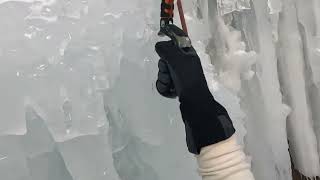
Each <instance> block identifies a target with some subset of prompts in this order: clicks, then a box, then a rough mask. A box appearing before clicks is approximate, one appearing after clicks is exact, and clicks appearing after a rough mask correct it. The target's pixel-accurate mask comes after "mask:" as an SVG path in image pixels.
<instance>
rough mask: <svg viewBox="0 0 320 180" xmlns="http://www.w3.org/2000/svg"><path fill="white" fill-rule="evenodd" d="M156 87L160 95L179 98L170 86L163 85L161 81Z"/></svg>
mask: <svg viewBox="0 0 320 180" xmlns="http://www.w3.org/2000/svg"><path fill="white" fill-rule="evenodd" d="M156 87H157V90H158V92H159V94H161V95H162V96H164V97H167V98H176V97H177V93H176V91H175V90H174V89H173V88H172V87H171V86H169V85H168V84H163V83H162V82H161V81H159V80H157V82H156Z"/></svg>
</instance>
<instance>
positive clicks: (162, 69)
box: [158, 59, 169, 73]
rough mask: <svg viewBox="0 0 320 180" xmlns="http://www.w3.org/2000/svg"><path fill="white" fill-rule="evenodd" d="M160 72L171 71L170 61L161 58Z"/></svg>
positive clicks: (159, 63)
mask: <svg viewBox="0 0 320 180" xmlns="http://www.w3.org/2000/svg"><path fill="white" fill-rule="evenodd" d="M158 68H159V72H163V73H169V68H168V63H167V62H166V61H165V60H162V59H160V60H159V62H158Z"/></svg>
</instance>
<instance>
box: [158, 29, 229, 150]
mask: <svg viewBox="0 0 320 180" xmlns="http://www.w3.org/2000/svg"><path fill="white" fill-rule="evenodd" d="M172 26H174V25H172ZM173 28H176V27H173ZM181 31H182V30H181ZM181 33H183V31H182V32H181ZM176 44H177V43H175V42H174V41H166V42H158V43H157V44H156V46H155V49H156V52H157V53H158V55H159V56H160V58H161V59H160V61H159V74H158V80H157V83H156V85H157V90H158V92H159V93H160V94H161V95H163V96H165V97H169V98H174V97H176V96H178V98H179V101H180V111H181V114H182V119H183V121H184V123H185V128H186V138H187V145H188V149H189V151H190V152H191V153H194V154H200V150H201V148H202V147H205V146H208V145H211V144H215V143H218V142H220V141H223V140H226V139H228V138H230V137H231V136H232V135H233V134H234V132H235V129H234V127H233V124H232V121H231V119H230V117H229V115H228V113H227V111H226V109H225V108H224V107H223V106H222V105H220V104H219V103H218V102H216V101H215V100H214V98H213V96H212V94H211V92H210V91H209V88H208V85H207V82H206V79H205V76H204V74H203V70H202V66H201V62H200V58H199V56H198V55H197V53H196V51H195V49H194V48H193V47H190V48H183V49H182V48H179V47H178V46H177V45H176Z"/></svg>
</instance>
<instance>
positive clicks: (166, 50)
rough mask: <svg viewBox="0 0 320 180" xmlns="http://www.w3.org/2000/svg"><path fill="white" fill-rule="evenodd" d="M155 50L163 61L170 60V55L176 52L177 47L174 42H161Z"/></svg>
mask: <svg viewBox="0 0 320 180" xmlns="http://www.w3.org/2000/svg"><path fill="white" fill-rule="evenodd" d="M155 50H156V52H157V53H158V55H159V56H160V58H161V59H166V60H167V61H168V60H170V54H172V53H173V52H176V47H175V45H174V43H173V41H161V42H157V44H156V45H155Z"/></svg>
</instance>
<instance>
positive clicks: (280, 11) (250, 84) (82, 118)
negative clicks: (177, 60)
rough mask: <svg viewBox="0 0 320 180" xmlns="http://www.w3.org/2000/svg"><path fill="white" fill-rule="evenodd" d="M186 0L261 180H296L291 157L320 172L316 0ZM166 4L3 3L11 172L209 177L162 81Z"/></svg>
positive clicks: (121, 178) (43, 178)
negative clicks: (158, 47) (199, 168)
mask: <svg viewBox="0 0 320 180" xmlns="http://www.w3.org/2000/svg"><path fill="white" fill-rule="evenodd" d="M183 5H184V8H185V13H186V19H187V24H188V27H189V31H190V37H191V39H192V42H193V45H194V47H195V48H196V49H197V51H198V54H199V56H200V57H201V60H202V64H203V67H204V72H205V75H206V78H207V81H208V85H209V87H210V89H211V90H212V93H213V94H214V96H215V98H216V99H217V100H218V101H219V102H221V103H222V104H223V105H225V106H226V108H227V109H228V111H229V112H230V114H231V117H232V119H233V121H234V124H235V127H236V129H237V137H238V140H239V142H241V144H243V146H244V147H245V151H246V154H247V156H248V161H251V163H252V170H253V172H254V175H255V177H256V179H257V180H291V179H292V175H291V162H292V163H293V164H294V167H295V168H296V169H297V170H298V171H299V172H301V173H302V174H304V175H305V176H308V177H316V176H320V160H319V154H320V112H319V110H318V107H320V89H319V88H320V38H319V37H320V2H319V0H308V1H306V0H251V1H250V0H190V1H183ZM159 11H160V0H158V1H150V0H100V1H98V0H81V1H80V0H0V34H1V36H0V62H1V64H0V81H1V86H0V100H1V101H0V115H1V119H0V179H1V180H2V179H3V180H22V179H23V180H57V179H59V180H88V179H90V180H105V179H110V180H151V179H152V180H164V179H184V180H197V179H200V177H199V176H198V174H197V172H196V164H195V160H194V157H193V156H192V155H191V154H189V153H188V152H187V149H186V144H185V140H184V129H183V124H182V120H181V116H180V114H179V109H178V105H177V102H176V101H174V100H167V99H164V98H162V97H160V96H159V95H158V93H157V92H156V90H155V87H154V82H155V79H156V75H157V60H158V57H157V55H156V53H155V52H154V44H155V43H156V42H157V41H159V40H162V39H161V38H159V37H158V36H157V32H158V28H159V13H160V12H159ZM176 14H177V12H176ZM175 22H177V24H179V23H178V22H179V21H178V19H176V20H175ZM288 149H290V151H289V150H288ZM290 156H291V158H290Z"/></svg>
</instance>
